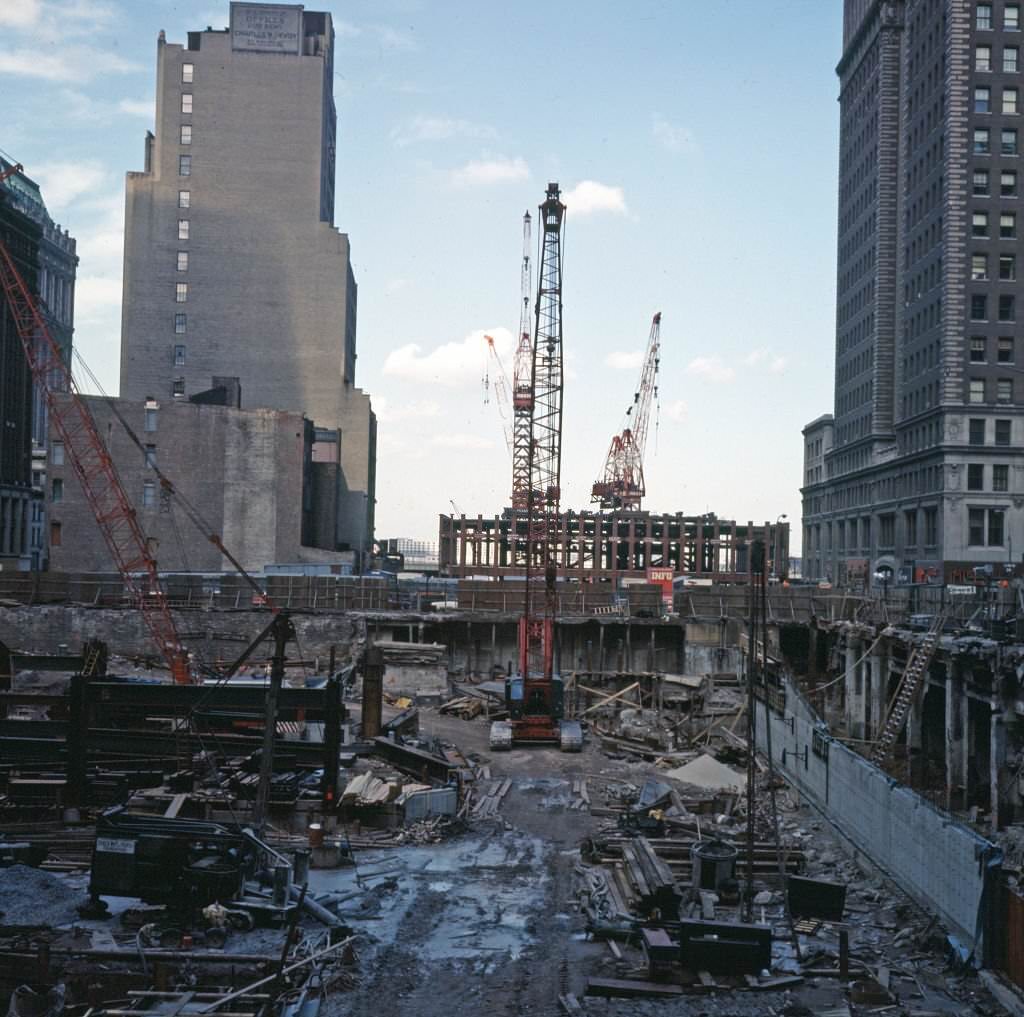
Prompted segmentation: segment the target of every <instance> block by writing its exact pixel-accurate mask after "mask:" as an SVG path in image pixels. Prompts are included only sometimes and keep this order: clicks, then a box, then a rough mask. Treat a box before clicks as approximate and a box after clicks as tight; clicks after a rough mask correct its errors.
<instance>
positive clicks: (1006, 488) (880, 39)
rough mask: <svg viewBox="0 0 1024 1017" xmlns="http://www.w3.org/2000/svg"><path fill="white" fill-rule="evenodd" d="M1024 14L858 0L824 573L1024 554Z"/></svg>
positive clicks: (809, 453) (937, 2)
mask: <svg viewBox="0 0 1024 1017" xmlns="http://www.w3.org/2000/svg"><path fill="white" fill-rule="evenodd" d="M1022 47H1024V37H1022V33H1021V4H1020V3H1017V2H1010V0H990V2H981V3H979V2H975V0H846V3H845V7H844V24H843V53H842V58H841V59H840V62H839V66H838V68H837V71H838V74H839V80H840V96H839V99H840V101H839V116H840V155H839V231H838V233H839V243H838V266H837V306H836V358H835V401H834V412H833V414H832V415H831V416H830V417H825V418H820V419H818V420H815V421H814V422H813V424H810V425H808V427H807V428H806V429H805V432H804V436H805V469H804V487H803V502H804V520H803V523H804V527H803V528H804V532H803V538H804V539H803V558H804V572H805V575H808V576H811V577H816V578H827V579H831V580H833V581H835V582H839V583H844V582H860V581H864V580H868V579H870V578H871V577H873V576H876V575H879V574H880V575H881V576H884V577H886V581H888V580H889V578H890V577H891V581H893V582H900V581H903V582H909V581H917V582H941V581H943V580H945V581H947V582H956V581H958V580H959V581H964V580H965V579H966V578H967V577H969V576H970V575H972V570H973V569H974V568H976V567H978V566H985V565H991V566H992V567H993V569H994V570H995V571H997V572H999V573H1002V572H1003V571H1004V569H1007V568H1009V567H1010V565H1012V563H1013V562H1014V561H1020V557H1021V552H1024V457H1022V455H1021V446H1022V444H1024V416H1022V410H1024V377H1022V368H1024V345H1022V339H1021V331H1020V329H1019V328H1018V324H1019V322H1018V318H1019V317H1020V316H1022V315H1024V306H1022V305H1021V304H1018V300H1019V299H1020V297H1021V283H1020V278H1021V276H1020V273H1021V272H1024V264H1019V262H1020V259H1021V254H1022V251H1021V242H1020V237H1021V229H1022V228H1024V221H1021V218H1022V212H1021V211H1019V205H1020V200H1021V199H1020V197H1019V195H1020V193H1021V188H1022V186H1024V179H1022V169H1021V165H1020V152H1021V144H1024V123H1022V117H1021V113H1022V111H1024V80H1022V78H1021V74H1020V70H1021V64H1020V60H1021V49H1022Z"/></svg>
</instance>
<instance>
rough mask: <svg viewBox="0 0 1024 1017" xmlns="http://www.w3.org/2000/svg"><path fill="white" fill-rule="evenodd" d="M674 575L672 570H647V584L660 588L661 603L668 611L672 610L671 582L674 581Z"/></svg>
mask: <svg viewBox="0 0 1024 1017" xmlns="http://www.w3.org/2000/svg"><path fill="white" fill-rule="evenodd" d="M675 575H676V574H675V572H674V570H672V569H656V568H648V570H647V582H649V583H650V584H651V585H652V586H660V587H661V601H662V603H663V604H664V605H665V606H666V607H667V608H668V609H669V610H671V609H672V580H673V579H675Z"/></svg>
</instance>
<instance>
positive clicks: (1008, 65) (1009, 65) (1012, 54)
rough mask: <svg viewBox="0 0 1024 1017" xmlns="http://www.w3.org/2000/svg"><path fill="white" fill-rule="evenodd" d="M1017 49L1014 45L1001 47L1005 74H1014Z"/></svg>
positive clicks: (1015, 71)
mask: <svg viewBox="0 0 1024 1017" xmlns="http://www.w3.org/2000/svg"><path fill="white" fill-rule="evenodd" d="M1018 56H1019V51H1018V49H1017V47H1016V46H1004V47H1003V71H1004V72H1005V73H1006V74H1016V73H1017V64H1018Z"/></svg>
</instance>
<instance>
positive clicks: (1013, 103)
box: [1003, 88, 1018, 113]
mask: <svg viewBox="0 0 1024 1017" xmlns="http://www.w3.org/2000/svg"><path fill="white" fill-rule="evenodd" d="M1003 112H1004V113H1016V112H1018V110H1017V89H1016V88H1004V89H1003Z"/></svg>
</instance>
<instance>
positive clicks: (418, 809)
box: [405, 787, 459, 821]
mask: <svg viewBox="0 0 1024 1017" xmlns="http://www.w3.org/2000/svg"><path fill="white" fill-rule="evenodd" d="M458 809H459V796H458V793H457V791H456V789H455V788H453V787H441V788H432V789H431V790H430V791H414V792H413V793H412V794H411V795H409V797H408V798H407V799H406V800H405V818H406V819H407V820H410V821H415V820H418V819H426V818H427V817H428V816H454V815H455V813H456V812H457V811H458Z"/></svg>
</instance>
